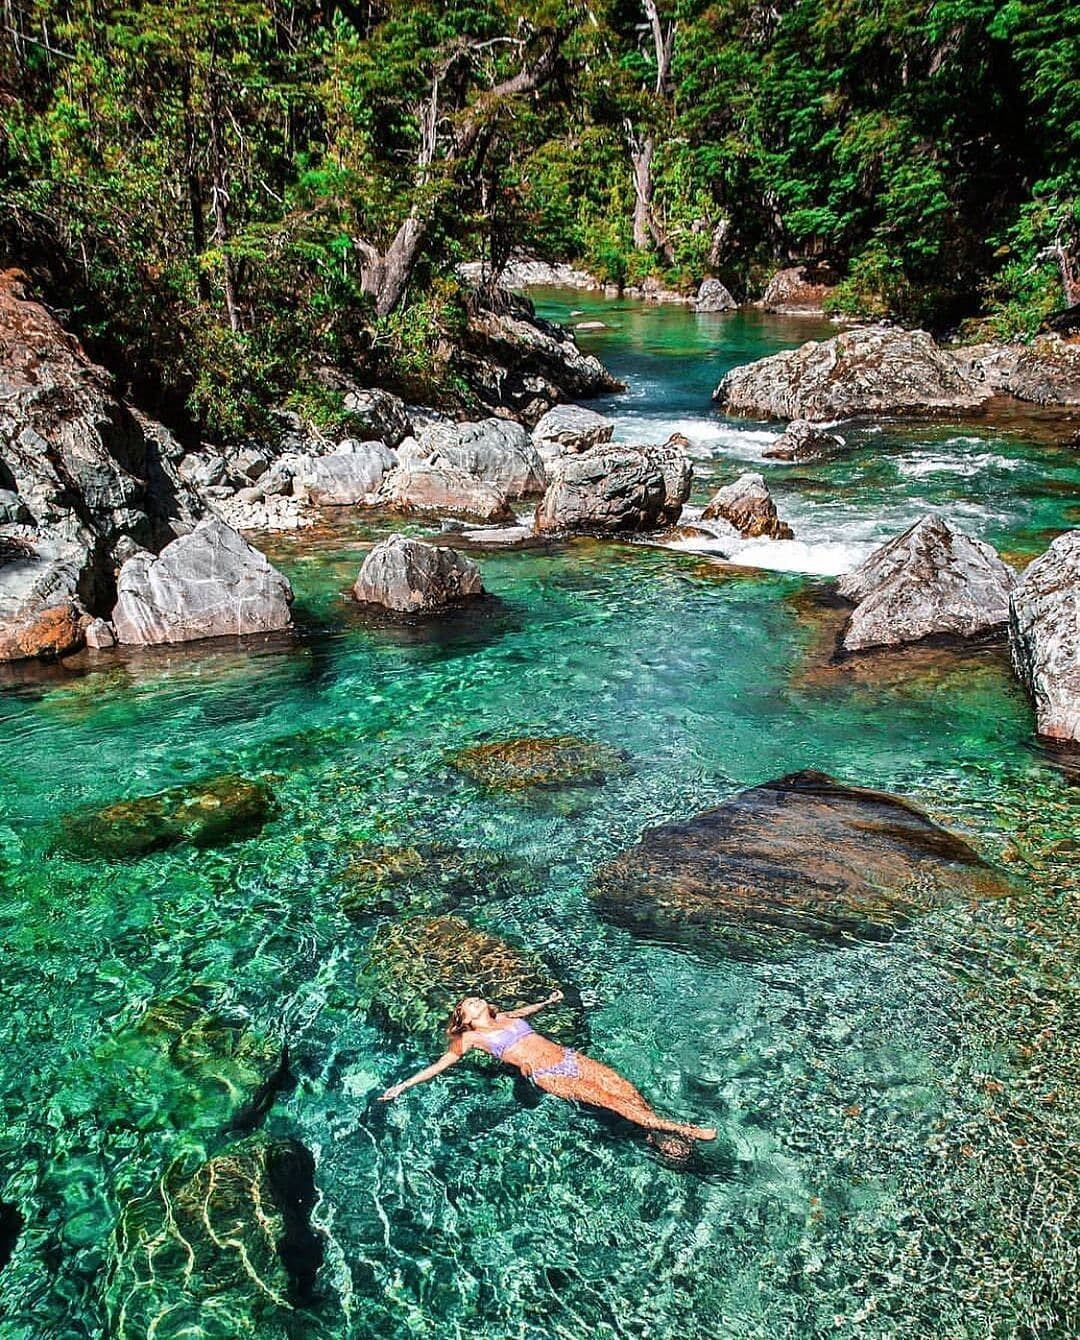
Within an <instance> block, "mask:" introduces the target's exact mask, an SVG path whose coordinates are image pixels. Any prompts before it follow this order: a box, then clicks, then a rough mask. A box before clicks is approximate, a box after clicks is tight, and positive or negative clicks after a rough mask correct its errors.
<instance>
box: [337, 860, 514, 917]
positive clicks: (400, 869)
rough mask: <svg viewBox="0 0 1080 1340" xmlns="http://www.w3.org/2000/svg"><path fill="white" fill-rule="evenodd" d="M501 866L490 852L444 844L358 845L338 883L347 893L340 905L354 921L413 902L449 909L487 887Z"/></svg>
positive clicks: (434, 909)
mask: <svg viewBox="0 0 1080 1340" xmlns="http://www.w3.org/2000/svg"><path fill="white" fill-rule="evenodd" d="M500 864H501V863H500V862H499V860H498V859H497V858H496V857H494V856H493V855H492V854H491V853H487V852H482V851H481V852H477V851H467V850H465V849H463V848H460V847H450V846H446V845H444V844H442V843H428V842H421V843H417V844H415V845H410V846H393V845H389V844H376V843H369V844H366V845H364V846H362V847H360V848H358V849H357V851H356V853H355V855H354V856H353V858H352V860H351V861H350V862H349V864H348V866H347V867H346V868H345V870H344V871H343V872H342V875H341V877H340V880H339V883H340V884H341V885H342V886H343V887H344V890H345V891H344V893H343V894H342V896H341V898H340V900H339V903H338V906H339V907H340V908H341V910H342V911H343V912H344V913H345V915H346V916H347V917H349V918H350V919H351V920H366V919H367V918H368V917H371V916H373V915H375V914H376V913H380V912H382V913H386V914H390V913H393V912H397V911H400V910H401V908H402V907H403V906H410V905H413V904H414V903H418V904H420V905H421V906H426V907H427V908H428V909H429V910H432V911H441V910H445V909H446V908H447V907H450V906H453V905H455V904H456V903H458V902H459V901H460V900H461V899H463V898H466V897H469V896H470V895H472V894H474V893H475V892H476V890H477V887H478V886H481V887H483V886H486V885H487V884H488V882H489V881H490V880H491V879H492V877H493V876H494V875H495V874H496V873H497V872H498V870H499V867H500ZM414 910H418V908H416V907H414Z"/></svg>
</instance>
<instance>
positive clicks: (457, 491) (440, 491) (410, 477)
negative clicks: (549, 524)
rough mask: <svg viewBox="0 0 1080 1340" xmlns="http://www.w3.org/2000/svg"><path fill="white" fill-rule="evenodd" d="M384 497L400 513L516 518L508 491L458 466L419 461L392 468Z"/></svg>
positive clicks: (476, 518)
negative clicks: (508, 498) (508, 500)
mask: <svg viewBox="0 0 1080 1340" xmlns="http://www.w3.org/2000/svg"><path fill="white" fill-rule="evenodd" d="M380 496H381V499H382V501H383V502H384V503H386V505H387V506H388V507H393V508H396V509H397V510H398V511H400V512H425V513H433V514H434V515H436V516H443V515H448V516H458V517H464V518H466V519H467V520H472V521H484V522H489V523H494V522H502V521H512V520H513V519H514V513H513V512H512V511H511V509H510V504H509V503H508V502H507V499H506V494H505V493H503V491H502V489H500V488H498V487H497V486H496V485H494V484H486V483H484V481H483V480H481V479H477V477H476V476H475V475H471V474H467V473H466V472H465V471H464V470H459V469H457V468H456V467H455V466H452V465H445V464H437V463H435V462H433V461H417V462H414V463H410V464H409V465H402V466H399V467H398V468H397V469H396V470H391V471H390V473H389V474H388V475H387V476H386V479H385V480H384V481H383V487H382V492H381V495H380Z"/></svg>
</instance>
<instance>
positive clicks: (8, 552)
mask: <svg viewBox="0 0 1080 1340" xmlns="http://www.w3.org/2000/svg"><path fill="white" fill-rule="evenodd" d="M183 455H184V453H183V450H182V448H181V447H180V445H179V444H178V443H177V442H176V440H175V439H174V438H173V437H172V435H171V434H170V433H169V432H167V430H166V429H165V428H163V427H162V425H161V424H159V423H155V422H154V421H153V420H152V419H149V418H147V417H146V416H145V415H143V414H140V413H139V412H138V411H137V410H135V409H133V408H132V407H130V406H129V405H127V404H125V403H124V402H123V401H122V400H121V399H120V398H119V396H118V394H117V392H116V388H115V386H114V383H113V380H112V378H111V376H110V375H109V373H107V372H106V371H105V369H103V368H101V367H98V366H97V365H96V364H94V363H92V362H91V361H90V359H89V358H88V357H87V356H86V354H85V353H84V351H83V349H82V347H81V346H80V345H79V343H78V341H77V340H75V339H74V338H73V337H72V336H71V335H69V334H68V333H67V332H66V331H65V330H64V329H63V327H62V326H61V325H60V323H59V322H58V321H57V320H56V318H55V317H54V316H53V315H52V313H51V312H50V311H49V310H48V309H47V308H46V307H44V306H43V305H42V304H41V303H38V302H35V301H33V300H32V299H31V298H30V297H28V295H27V289H26V279H25V277H24V276H23V275H22V274H20V273H19V272H18V271H15V270H8V271H5V272H4V273H3V274H0V659H11V658H16V657H26V656H37V655H45V656H55V655H60V654H63V652H64V651H67V650H69V649H71V648H72V647H74V646H76V645H78V643H79V641H80V635H79V634H78V633H77V632H76V631H75V629H76V624H77V621H78V617H79V615H80V613H81V611H82V610H83V609H84V608H85V609H88V610H89V611H90V612H91V613H95V614H96V613H104V612H105V611H106V610H107V609H108V607H109V605H110V604H111V601H112V594H113V573H114V567H115V560H116V556H117V554H118V553H119V551H120V548H121V547H122V546H123V545H128V546H130V544H131V543H132V541H134V543H136V544H138V545H144V546H147V547H149V548H159V547H160V546H161V545H163V544H165V543H167V542H168V541H170V540H171V539H173V538H174V536H175V535H177V534H179V533H181V532H183V531H185V530H187V529H189V528H190V527H191V525H193V524H194V522H195V521H196V520H197V518H198V517H199V516H200V515H201V514H202V512H203V503H202V500H201V498H200V497H199V495H198V493H197V492H196V491H195V490H194V489H193V488H192V487H191V486H190V485H189V484H188V483H187V482H186V481H185V480H184V479H183V478H182V476H181V472H180V470H179V465H180V462H181V460H182V458H183Z"/></svg>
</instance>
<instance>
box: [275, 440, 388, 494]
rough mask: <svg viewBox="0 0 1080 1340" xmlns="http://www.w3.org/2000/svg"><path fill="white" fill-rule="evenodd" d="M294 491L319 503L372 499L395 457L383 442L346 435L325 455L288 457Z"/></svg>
mask: <svg viewBox="0 0 1080 1340" xmlns="http://www.w3.org/2000/svg"><path fill="white" fill-rule="evenodd" d="M288 464H289V465H290V467H291V470H292V474H293V490H294V492H295V493H296V494H297V495H298V496H299V497H300V498H303V499H306V500H307V501H308V502H311V503H314V504H315V505H316V506H320V507H350V506H355V505H356V504H358V503H368V502H374V501H375V497H376V495H377V494H378V492H379V489H380V488H381V486H382V482H383V479H384V478H385V477H386V473H387V471H389V470H392V469H393V468H394V466H395V465H396V464H397V457H396V456H395V455H394V453H393V452H392V451H391V450H390V448H389V447H388V446H386V444H385V443H384V442H356V441H354V440H353V439H352V438H346V439H345V441H343V442H341V443H340V444H339V445H338V447H337V450H336V451H333V452H331V453H330V454H329V455H328V456H297V457H293V458H289V461H288Z"/></svg>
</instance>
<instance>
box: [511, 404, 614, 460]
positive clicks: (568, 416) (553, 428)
mask: <svg viewBox="0 0 1080 1340" xmlns="http://www.w3.org/2000/svg"><path fill="white" fill-rule="evenodd" d="M614 430H615V424H614V423H613V422H612V420H611V419H609V418H607V417H606V416H605V415H603V414H597V412H596V411H595V410H593V409H587V408H586V407H585V406H584V405H556V406H555V408H554V409H549V410H548V412H547V413H546V414H545V415H544V416H543V418H542V419H541V420H540V421H539V423H537V425H536V427H535V428H534V429H533V435H532V436H533V442H534V443H535V444H536V449H537V451H538V452H539V453H540V456H541V457H542V458H543V459H544V460H545V461H552V460H555V459H557V458H558V457H559V456H566V455H569V454H570V453H571V452H579V451H588V450H589V448H590V447H598V446H600V445H601V443H603V442H610V441H611V434H612V433H613V432H614Z"/></svg>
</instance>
